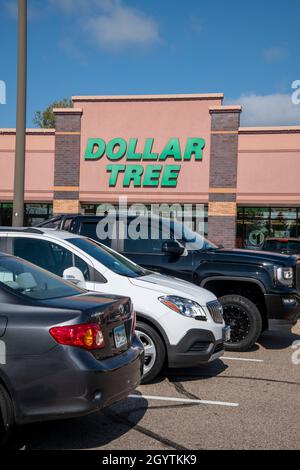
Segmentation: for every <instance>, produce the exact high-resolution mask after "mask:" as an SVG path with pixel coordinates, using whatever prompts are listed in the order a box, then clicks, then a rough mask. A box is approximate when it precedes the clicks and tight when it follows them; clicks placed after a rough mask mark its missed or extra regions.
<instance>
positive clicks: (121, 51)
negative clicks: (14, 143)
mask: <svg viewBox="0 0 300 470" xmlns="http://www.w3.org/2000/svg"><path fill="white" fill-rule="evenodd" d="M0 1H1V8H0V51H1V60H0V80H2V81H4V82H5V83H6V104H5V105H3V104H0V127H14V126H15V106H16V73H17V61H16V57H17V7H16V5H17V2H16V1H15V0H0ZM28 5H29V22H28V34H29V37H28V112H27V124H28V126H29V127H30V126H31V127H32V117H33V114H34V111H35V110H37V109H43V108H45V107H46V106H47V105H48V104H49V103H50V102H51V101H53V100H56V99H60V98H64V97H70V96H72V95H84V94H87V95H102V94H142V93H147V94H151V93H206V92H209V93H213V92H224V94H225V97H226V101H227V102H228V103H229V102H230V103H241V104H242V105H243V107H244V112H243V124H244V125H268V124H269V125H280V124H299V125H300V104H299V105H296V104H293V103H292V101H291V94H292V89H291V84H292V82H293V81H295V80H297V79H299V80H300V67H299V50H298V49H299V36H300V33H299V31H300V28H299V18H300V1H299V0H285V1H283V0H263V1H262V0H243V1H240V0H228V1H225V0H214V1H212V0H210V1H209V0H163V1H162V0H28ZM0 100H1V96H0Z"/></svg>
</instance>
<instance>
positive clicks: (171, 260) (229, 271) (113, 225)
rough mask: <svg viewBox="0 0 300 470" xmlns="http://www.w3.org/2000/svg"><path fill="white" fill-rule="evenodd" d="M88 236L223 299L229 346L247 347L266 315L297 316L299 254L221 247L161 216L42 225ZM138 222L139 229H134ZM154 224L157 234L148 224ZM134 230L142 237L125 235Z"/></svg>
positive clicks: (71, 218) (68, 219)
mask: <svg viewBox="0 0 300 470" xmlns="http://www.w3.org/2000/svg"><path fill="white" fill-rule="evenodd" d="M41 225H42V226H43V227H52V228H57V229H60V230H69V231H71V232H74V233H77V234H81V235H84V236H88V237H90V238H93V239H95V240H98V241H101V242H102V243H104V244H106V245H109V246H111V247H112V248H113V249H115V250H117V251H119V252H120V253H122V254H124V255H125V256H126V257H128V258H130V259H131V260H133V261H134V262H136V263H137V264H140V265H141V266H144V267H145V268H148V269H150V270H152V271H159V272H163V273H165V274H169V275H172V276H176V277H180V278H182V279H185V280H187V281H191V282H193V283H195V284H198V285H199V286H202V287H205V288H206V289H208V290H210V291H212V292H214V294H215V295H216V296H217V297H218V298H219V299H220V300H221V302H222V305H223V309H224V318H225V321H226V323H227V324H228V325H230V327H231V340H230V342H229V343H227V345H226V347H227V349H228V350H234V351H246V350H248V349H249V348H251V347H252V346H253V345H254V343H255V342H256V340H257V339H258V337H259V336H260V334H261V333H262V332H263V331H264V330H266V329H267V328H268V320H269V319H285V320H291V321H292V322H296V321H297V320H298V319H299V318H300V258H298V257H296V256H287V255H282V254H278V253H271V252H265V251H252V250H249V251H247V250H237V249H224V248H220V247H217V246H216V245H214V244H213V243H211V242H209V241H208V240H206V239H204V238H203V237H201V236H200V235H198V234H197V233H195V232H192V231H191V230H189V229H188V228H186V227H185V226H184V225H182V224H180V223H178V222H175V221H170V220H168V219H163V218H153V217H152V218H150V217H147V216H143V217H142V216H139V217H138V224H137V222H136V218H135V217H133V216H132V217H131V216H128V215H126V216H123V215H122V216H121V215H120V216H118V217H113V216H109V215H104V216H80V215H64V216H59V217H56V218H53V219H50V220H48V221H45V222H44V223H42V224H40V226H41ZM137 225H138V227H137ZM153 225H154V227H155V225H156V230H155V229H154V231H153V232H155V233H156V235H157V236H156V237H155V238H153V237H152V238H151V237H150V235H149V234H150V228H151V227H153ZM134 231H138V232H140V233H141V236H140V237H139V236H134V237H132V236H129V234H130V233H134Z"/></svg>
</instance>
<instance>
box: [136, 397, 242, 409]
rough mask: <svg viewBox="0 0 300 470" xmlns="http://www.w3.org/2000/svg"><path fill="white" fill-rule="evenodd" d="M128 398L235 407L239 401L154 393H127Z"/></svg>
mask: <svg viewBox="0 0 300 470" xmlns="http://www.w3.org/2000/svg"><path fill="white" fill-rule="evenodd" d="M128 398H139V399H145V400H159V401H175V402H179V403H195V404H196V405H218V406H230V407H237V406H239V403H230V402H226V401H212V400H193V399H190V398H175V397H160V396H154V395H129V396H128Z"/></svg>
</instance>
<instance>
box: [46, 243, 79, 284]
mask: <svg viewBox="0 0 300 470" xmlns="http://www.w3.org/2000/svg"><path fill="white" fill-rule="evenodd" d="M46 243H47V244H48V245H49V248H50V250H51V252H52V254H53V258H54V266H55V267H54V270H52V271H51V272H53V273H54V274H57V275H58V276H61V277H62V276H63V273H64V271H65V269H68V268H71V267H72V266H74V263H73V253H72V252H71V251H69V250H67V249H66V248H64V247H63V246H60V245H57V244H56V243H52V242H46ZM49 271H50V269H49Z"/></svg>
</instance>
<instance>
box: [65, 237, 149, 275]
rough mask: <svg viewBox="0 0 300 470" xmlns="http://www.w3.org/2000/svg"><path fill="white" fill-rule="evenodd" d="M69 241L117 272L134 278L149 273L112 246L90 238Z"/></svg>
mask: <svg viewBox="0 0 300 470" xmlns="http://www.w3.org/2000/svg"><path fill="white" fill-rule="evenodd" d="M68 242H70V243H72V245H75V246H77V247H78V248H80V249H81V250H82V251H84V252H85V253H87V254H88V255H90V256H92V257H93V258H94V259H96V260H97V261H99V263H101V264H103V266H105V267H106V268H108V269H110V270H111V271H113V272H114V273H116V274H120V275H121V276H126V277H133V278H134V277H140V276H145V275H146V274H148V271H147V270H146V269H144V268H142V267H141V266H139V265H138V264H135V263H133V262H132V261H130V260H129V259H127V258H125V256H122V255H120V254H119V253H117V252H115V251H114V250H112V249H111V248H108V247H107V246H104V245H102V243H98V242H96V241H94V240H90V239H89V238H71V239H68Z"/></svg>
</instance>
